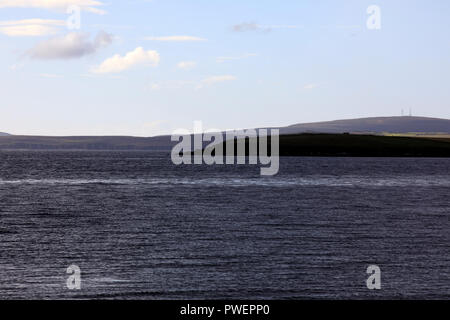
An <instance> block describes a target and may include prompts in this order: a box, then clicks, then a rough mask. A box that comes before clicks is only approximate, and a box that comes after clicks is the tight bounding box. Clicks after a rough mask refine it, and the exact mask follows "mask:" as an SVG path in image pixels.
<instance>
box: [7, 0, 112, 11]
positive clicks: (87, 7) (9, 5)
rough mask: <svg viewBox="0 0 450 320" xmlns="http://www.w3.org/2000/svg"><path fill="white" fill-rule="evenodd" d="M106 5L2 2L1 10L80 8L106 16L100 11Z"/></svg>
mask: <svg viewBox="0 0 450 320" xmlns="http://www.w3.org/2000/svg"><path fill="white" fill-rule="evenodd" d="M103 5H104V4H103V3H102V2H100V1H96V0H0V8H40V9H49V10H59V11H66V10H67V8H69V7H70V6H78V7H80V8H81V9H82V10H84V11H88V12H92V13H95V14H105V13H106V11H104V10H102V9H99V7H101V6H103Z"/></svg>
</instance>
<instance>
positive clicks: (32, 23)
mask: <svg viewBox="0 0 450 320" xmlns="http://www.w3.org/2000/svg"><path fill="white" fill-rule="evenodd" d="M65 25H66V22H65V21H63V20H45V19H26V20H14V21H0V33H3V34H5V35H7V36H10V37H36V36H47V35H52V34H55V33H57V32H58V27H62V26H65Z"/></svg>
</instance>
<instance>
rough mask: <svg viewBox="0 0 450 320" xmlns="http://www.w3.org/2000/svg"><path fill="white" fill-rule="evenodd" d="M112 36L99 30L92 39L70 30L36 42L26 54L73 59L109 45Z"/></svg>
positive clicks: (39, 57) (38, 57)
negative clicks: (64, 33) (62, 34)
mask: <svg viewBox="0 0 450 320" xmlns="http://www.w3.org/2000/svg"><path fill="white" fill-rule="evenodd" d="M111 42H112V36H111V35H109V34H107V33H105V32H99V33H98V35H97V36H96V37H95V39H94V40H93V41H90V39H89V35H87V34H84V33H77V32H72V33H68V34H67V35H64V36H58V37H55V38H52V39H49V40H45V41H42V42H40V43H38V44H37V45H36V46H35V47H34V48H32V49H31V50H29V52H28V55H29V56H30V57H31V58H34V59H43V60H50V59H73V58H81V57H83V56H86V55H89V54H93V53H95V52H96V51H97V50H99V49H101V48H103V47H105V46H107V45H109V44H110V43H111Z"/></svg>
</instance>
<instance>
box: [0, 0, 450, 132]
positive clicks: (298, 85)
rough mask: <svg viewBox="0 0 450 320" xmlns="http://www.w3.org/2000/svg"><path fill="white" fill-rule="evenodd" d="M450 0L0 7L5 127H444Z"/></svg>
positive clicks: (93, 0)
mask: <svg viewBox="0 0 450 320" xmlns="http://www.w3.org/2000/svg"><path fill="white" fill-rule="evenodd" d="M449 17H450V1H448V0H433V1H425V0H388V1H384V0H371V1H365V0H295V1H294V0H284V1H280V0H273V1H272V0H239V1H237V0H236V1H235V0H227V1H222V0H214V1H211V0H192V1H186V0H183V1H182V0H150V1H149V0H128V1H117V0H109V1H106V0H0V70H1V71H0V131H2V132H8V133H11V134H21V135H52V136H67V135H132V136H155V135H160V134H170V133H172V132H173V131H174V130H176V129H180V128H185V129H188V130H191V131H192V129H193V125H194V121H202V123H203V129H205V130H206V129H220V130H225V129H232V128H254V127H267V126H285V125H291V124H295V123H304V122H315V121H327V120H337V119H349V118H360V117H374V116H400V115H401V114H402V109H403V110H404V111H403V112H404V114H409V110H410V109H411V110H412V113H413V115H416V116H427V117H439V118H450V90H449V84H450V59H449V57H450V38H449V32H450V18H449Z"/></svg>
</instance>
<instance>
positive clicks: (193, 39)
mask: <svg viewBox="0 0 450 320" xmlns="http://www.w3.org/2000/svg"><path fill="white" fill-rule="evenodd" d="M144 39H145V40H149V41H165V42H197V41H207V39H204V38H200V37H193V36H166V37H145V38H144Z"/></svg>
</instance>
